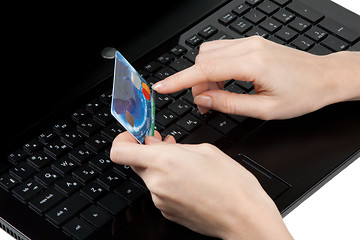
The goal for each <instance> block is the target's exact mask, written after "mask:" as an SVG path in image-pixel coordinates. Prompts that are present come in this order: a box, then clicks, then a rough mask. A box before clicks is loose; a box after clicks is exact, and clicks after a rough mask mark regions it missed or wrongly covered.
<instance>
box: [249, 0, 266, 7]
mask: <svg viewBox="0 0 360 240" xmlns="http://www.w3.org/2000/svg"><path fill="white" fill-rule="evenodd" d="M262 1H263V0H246V1H245V2H246V3H247V4H249V5H250V6H252V7H255V6H256V5H258V4H259V3H261V2H262Z"/></svg>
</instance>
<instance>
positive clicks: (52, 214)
mask: <svg viewBox="0 0 360 240" xmlns="http://www.w3.org/2000/svg"><path fill="white" fill-rule="evenodd" d="M88 204H89V201H88V200H86V199H85V198H83V197H82V196H80V194H74V195H72V196H71V197H69V198H67V199H66V200H65V201H64V202H62V203H60V204H59V205H58V206H56V207H55V208H53V209H52V210H50V211H49V212H48V213H47V214H46V215H45V216H46V218H47V219H48V220H49V221H50V222H52V223H53V224H55V225H56V226H60V225H62V224H64V223H65V222H66V221H67V220H69V219H70V218H72V217H74V216H75V215H76V214H77V213H78V212H80V211H81V210H83V209H84V208H85V207H86V206H87V205H88Z"/></svg>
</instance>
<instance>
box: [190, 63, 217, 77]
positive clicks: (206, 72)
mask: <svg viewBox="0 0 360 240" xmlns="http://www.w3.org/2000/svg"><path fill="white" fill-rule="evenodd" d="M194 66H195V67H196V69H197V71H198V72H199V73H200V74H202V75H203V76H204V77H205V79H206V80H208V79H209V76H210V75H211V74H212V73H213V72H215V71H216V67H217V64H216V62H215V61H214V60H211V59H210V60H204V61H201V62H198V63H197V64H195V65H194Z"/></svg>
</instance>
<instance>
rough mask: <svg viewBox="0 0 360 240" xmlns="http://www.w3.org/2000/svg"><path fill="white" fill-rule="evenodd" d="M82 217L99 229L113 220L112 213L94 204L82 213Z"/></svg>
mask: <svg viewBox="0 0 360 240" xmlns="http://www.w3.org/2000/svg"><path fill="white" fill-rule="evenodd" d="M80 217H81V218H82V219H83V220H85V221H86V222H88V223H90V224H91V225H92V226H93V227H95V228H96V229H98V230H100V229H101V228H102V227H104V226H105V225H106V224H108V223H110V222H111V221H112V217H111V215H109V214H107V213H106V212H104V211H103V210H101V209H100V208H99V207H97V206H94V205H92V206H90V207H89V208H88V209H86V210H85V211H83V212H82V213H80Z"/></svg>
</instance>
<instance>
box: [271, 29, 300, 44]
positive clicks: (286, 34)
mask: <svg viewBox="0 0 360 240" xmlns="http://www.w3.org/2000/svg"><path fill="white" fill-rule="evenodd" d="M275 36H276V37H277V38H280V39H281V40H283V41H284V42H286V43H289V42H291V41H292V40H293V39H294V38H296V37H297V36H298V35H297V33H296V32H295V31H293V30H291V29H290V28H288V27H283V28H282V29H280V30H279V31H278V32H277V33H275Z"/></svg>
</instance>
